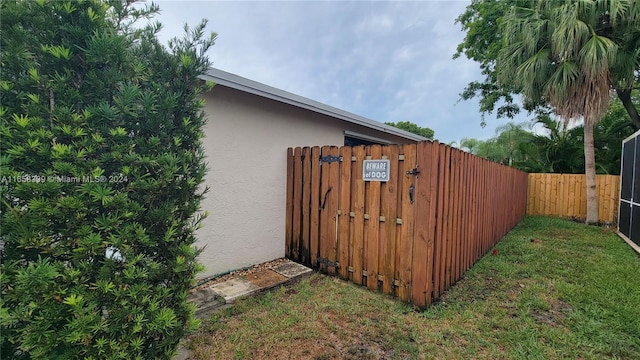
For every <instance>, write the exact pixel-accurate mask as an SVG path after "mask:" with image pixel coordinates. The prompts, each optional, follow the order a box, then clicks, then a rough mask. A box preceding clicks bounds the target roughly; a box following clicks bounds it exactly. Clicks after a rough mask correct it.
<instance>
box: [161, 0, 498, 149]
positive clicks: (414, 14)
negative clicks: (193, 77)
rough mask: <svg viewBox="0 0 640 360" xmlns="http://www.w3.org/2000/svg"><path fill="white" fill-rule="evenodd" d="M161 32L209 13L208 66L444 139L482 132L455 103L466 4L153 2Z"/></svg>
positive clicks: (466, 78) (471, 70) (471, 113)
mask: <svg viewBox="0 0 640 360" xmlns="http://www.w3.org/2000/svg"><path fill="white" fill-rule="evenodd" d="M157 3H158V4H159V5H160V8H161V9H162V10H163V14H162V16H161V17H160V18H159V20H160V21H161V22H162V23H164V24H165V30H164V31H163V33H162V36H163V38H164V39H168V37H170V36H175V35H179V34H180V33H181V27H182V24H183V23H184V22H188V23H190V24H196V23H198V22H199V20H200V19H201V18H203V17H205V18H208V19H209V26H208V29H209V30H210V31H215V32H217V33H218V34H219V37H218V41H217V42H216V45H215V46H214V48H213V49H212V51H211V54H210V57H211V59H212V60H213V62H214V66H215V67H218V68H220V69H222V70H225V71H229V72H232V73H235V74H238V75H240V76H244V77H247V78H250V79H252V80H255V81H259V82H263V83H265V84H268V85H271V86H275V87H277V88H280V89H283V90H286V91H290V92H293V93H296V94H299V95H302V96H306V97H309V98H311V99H314V100H317V101H320V102H324V103H327V104H329V105H332V106H336V107H339V108H341V109H344V110H347V111H351V112H354V113H356V114H359V115H362V116H366V117H369V118H371V119H373V120H377V121H381V122H384V121H404V120H408V121H413V122H416V123H418V124H420V125H422V126H428V127H431V128H433V129H434V130H435V132H436V137H437V138H439V139H442V140H443V141H445V142H450V141H452V140H456V141H459V140H460V138H462V137H478V138H487V137H491V136H493V135H494V131H493V129H494V128H495V126H497V125H499V124H501V123H504V122H505V121H503V120H491V119H488V120H489V125H490V126H491V128H490V129H482V128H480V114H479V113H478V105H477V102H475V101H466V102H461V103H459V104H456V102H457V101H458V99H459V95H458V94H459V93H460V92H461V91H462V90H463V89H464V87H465V85H466V84H467V83H469V82H470V81H472V80H480V79H481V78H482V77H481V74H480V69H479V67H478V66H477V64H475V63H473V62H471V61H468V60H466V59H457V60H452V58H451V57H452V55H453V53H454V52H455V49H456V46H457V44H458V43H459V42H460V41H461V40H462V38H463V36H464V34H463V33H462V32H460V30H459V26H458V25H456V24H454V21H455V18H456V17H457V16H458V15H459V14H460V13H462V11H463V10H464V8H465V6H466V5H467V3H468V2H455V1H449V2H444V1H440V2H438V1H435V2H219V1H162V0H161V1H158V2H157Z"/></svg>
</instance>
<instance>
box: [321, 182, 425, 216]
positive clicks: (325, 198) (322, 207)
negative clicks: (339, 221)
mask: <svg viewBox="0 0 640 360" xmlns="http://www.w3.org/2000/svg"><path fill="white" fill-rule="evenodd" d="M331 189H333V186H329V188H328V189H327V192H326V193H324V201H323V202H322V205H320V210H324V206H325V205H326V204H327V196H329V192H331ZM412 202H413V201H412Z"/></svg>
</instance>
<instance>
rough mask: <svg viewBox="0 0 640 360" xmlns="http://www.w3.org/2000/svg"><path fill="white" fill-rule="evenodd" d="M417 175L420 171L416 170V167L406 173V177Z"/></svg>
mask: <svg viewBox="0 0 640 360" xmlns="http://www.w3.org/2000/svg"><path fill="white" fill-rule="evenodd" d="M418 174H420V170H418V168H417V167H416V168H413V169H411V170H409V171H407V175H418Z"/></svg>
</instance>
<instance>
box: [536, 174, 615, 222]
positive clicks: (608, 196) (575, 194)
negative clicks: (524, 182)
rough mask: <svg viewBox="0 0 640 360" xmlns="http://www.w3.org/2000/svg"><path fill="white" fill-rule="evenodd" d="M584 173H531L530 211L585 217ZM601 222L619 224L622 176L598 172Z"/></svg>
mask: <svg viewBox="0 0 640 360" xmlns="http://www.w3.org/2000/svg"><path fill="white" fill-rule="evenodd" d="M586 186H587V185H586V178H585V175H584V174H529V189H528V194H527V214H529V215H549V216H558V217H566V218H576V219H580V220H584V219H586V217H587V193H586V192H587V188H586ZM596 190H597V193H598V215H599V217H600V219H599V220H600V221H601V222H608V223H617V221H618V199H619V198H620V176H617V175H596Z"/></svg>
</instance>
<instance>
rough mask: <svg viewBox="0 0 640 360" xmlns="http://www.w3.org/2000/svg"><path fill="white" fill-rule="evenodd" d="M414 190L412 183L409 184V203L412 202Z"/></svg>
mask: <svg viewBox="0 0 640 360" xmlns="http://www.w3.org/2000/svg"><path fill="white" fill-rule="evenodd" d="M414 190H415V186H413V184H411V186H409V201H411V203H412V204H413V191H414Z"/></svg>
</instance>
